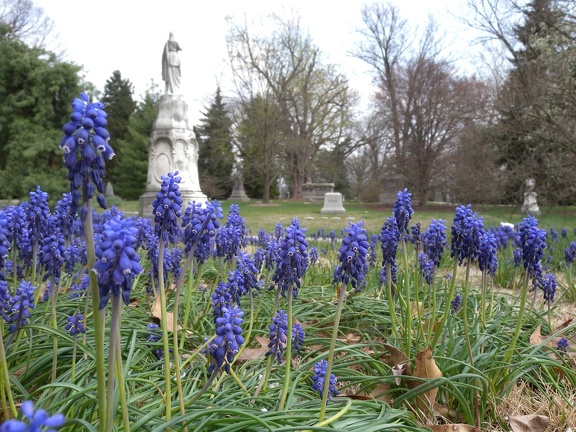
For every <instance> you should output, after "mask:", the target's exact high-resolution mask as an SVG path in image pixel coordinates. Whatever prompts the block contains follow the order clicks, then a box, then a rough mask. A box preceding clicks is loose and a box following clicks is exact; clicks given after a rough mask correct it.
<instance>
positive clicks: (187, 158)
mask: <svg viewBox="0 0 576 432" xmlns="http://www.w3.org/2000/svg"><path fill="white" fill-rule="evenodd" d="M180 50H181V48H180V46H179V45H178V43H177V42H176V41H175V40H174V36H173V35H172V34H170V39H169V40H168V42H166V45H165V47H164V51H163V54H162V79H163V80H164V81H165V82H166V87H165V91H164V92H165V94H163V95H162V96H160V100H159V103H158V116H157V117H156V121H155V122H154V127H153V130H152V134H151V135H150V141H149V143H148V178H147V183H146V192H144V194H143V195H142V196H140V206H139V207H140V209H139V210H140V211H139V213H140V216H144V217H152V202H153V201H154V199H155V197H156V194H157V193H158V192H159V191H160V186H161V185H162V178H161V177H162V176H165V175H167V174H168V173H169V172H175V171H178V173H179V176H180V177H181V178H182V180H181V181H180V191H181V192H182V199H183V200H184V205H185V206H188V203H189V202H191V201H196V202H204V201H206V199H207V197H206V195H205V194H203V193H202V190H201V189H200V181H199V178H198V142H197V141H196V136H195V135H194V131H193V130H192V126H191V125H190V124H189V123H188V104H187V103H186V101H185V100H184V98H183V96H182V95H181V94H178V91H179V88H180V59H179V58H178V51H180Z"/></svg>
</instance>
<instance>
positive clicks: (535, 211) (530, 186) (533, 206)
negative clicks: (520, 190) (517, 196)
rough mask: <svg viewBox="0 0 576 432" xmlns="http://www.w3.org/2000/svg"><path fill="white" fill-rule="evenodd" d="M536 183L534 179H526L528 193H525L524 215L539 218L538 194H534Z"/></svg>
mask: <svg viewBox="0 0 576 432" xmlns="http://www.w3.org/2000/svg"><path fill="white" fill-rule="evenodd" d="M534 186H536V181H535V180H534V179H533V178H529V179H526V192H524V204H522V213H527V214H529V215H533V216H538V215H539V214H540V208H539V207H538V203H537V201H536V197H537V196H538V194H537V193H536V192H534Z"/></svg>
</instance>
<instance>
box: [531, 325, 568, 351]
mask: <svg viewBox="0 0 576 432" xmlns="http://www.w3.org/2000/svg"><path fill="white" fill-rule="evenodd" d="M572 321H573V320H572V319H569V320H567V321H564V322H563V323H562V324H560V325H559V326H558V327H556V328H555V329H554V330H552V333H551V334H559V332H561V331H562V330H564V329H565V328H566V327H568V326H569V325H570V324H572ZM540 327H541V326H540V325H539V326H538V327H536V330H534V332H533V333H532V334H531V335H530V344H531V345H541V344H543V343H544V342H545V341H546V339H548V337H549V336H542V332H541V329H540ZM561 338H562V336H561V335H559V336H557V337H554V338H552V339H550V340H549V341H548V343H547V346H549V347H550V348H556V347H557V346H558V341H559V340H560V339H561Z"/></svg>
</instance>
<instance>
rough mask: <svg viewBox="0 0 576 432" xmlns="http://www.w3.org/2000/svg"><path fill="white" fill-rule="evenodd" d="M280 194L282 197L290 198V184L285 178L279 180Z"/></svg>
mask: <svg viewBox="0 0 576 432" xmlns="http://www.w3.org/2000/svg"><path fill="white" fill-rule="evenodd" d="M278 194H279V196H280V199H288V198H290V185H289V184H288V183H286V180H284V179H280V182H278Z"/></svg>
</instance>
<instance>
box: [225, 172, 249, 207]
mask: <svg viewBox="0 0 576 432" xmlns="http://www.w3.org/2000/svg"><path fill="white" fill-rule="evenodd" d="M232 181H233V182H234V187H233V188H232V193H231V194H230V196H229V197H228V200H230V201H250V198H248V195H246V191H245V190H244V177H242V172H241V171H239V170H238V171H236V172H235V173H234V174H232Z"/></svg>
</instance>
